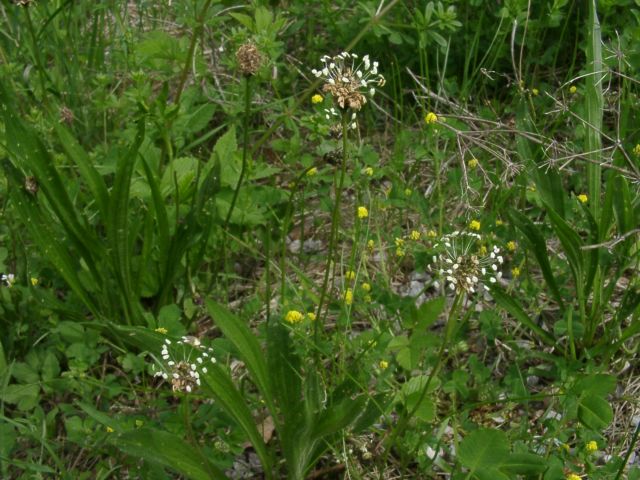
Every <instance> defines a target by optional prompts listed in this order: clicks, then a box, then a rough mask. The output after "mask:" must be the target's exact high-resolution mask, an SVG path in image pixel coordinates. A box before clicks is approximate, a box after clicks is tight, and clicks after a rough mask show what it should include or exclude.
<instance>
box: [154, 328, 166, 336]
mask: <svg viewBox="0 0 640 480" xmlns="http://www.w3.org/2000/svg"><path fill="white" fill-rule="evenodd" d="M155 331H156V332H158V333H161V334H162V335H166V334H167V333H169V330H167V329H166V328H164V327H158V328H156V329H155Z"/></svg>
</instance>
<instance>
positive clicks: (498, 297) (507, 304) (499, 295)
mask: <svg viewBox="0 0 640 480" xmlns="http://www.w3.org/2000/svg"><path fill="white" fill-rule="evenodd" d="M491 296H492V297H493V298H494V300H495V301H496V303H497V304H498V305H500V306H501V307H502V308H504V309H505V310H506V311H507V312H509V313H510V314H511V316H513V317H514V318H515V319H516V320H518V321H519V322H520V323H522V324H523V325H524V326H525V327H527V328H528V329H529V330H531V331H532V332H535V333H536V334H537V335H538V336H539V337H540V338H541V339H542V340H543V341H544V342H545V343H546V344H547V345H555V344H556V339H555V337H554V336H553V335H551V334H550V333H549V332H547V331H546V330H544V329H543V328H542V327H540V326H539V325H538V324H537V323H536V322H534V321H533V320H532V319H531V318H529V315H527V313H526V312H525V311H524V309H523V308H522V306H521V305H520V303H519V302H518V300H516V299H515V298H514V297H513V296H511V295H507V293H506V292H505V291H504V290H502V289H501V288H500V287H496V286H494V287H493V288H492V289H491Z"/></svg>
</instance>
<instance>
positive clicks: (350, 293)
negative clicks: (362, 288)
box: [344, 288, 353, 305]
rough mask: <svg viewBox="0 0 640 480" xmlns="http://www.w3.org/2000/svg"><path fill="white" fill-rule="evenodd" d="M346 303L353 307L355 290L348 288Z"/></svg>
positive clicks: (345, 296)
mask: <svg viewBox="0 0 640 480" xmlns="http://www.w3.org/2000/svg"><path fill="white" fill-rule="evenodd" d="M344 303H345V304H346V305H351V304H352V303H353V290H351V289H350V288H347V291H346V292H344Z"/></svg>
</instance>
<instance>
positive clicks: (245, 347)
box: [206, 300, 276, 412]
mask: <svg viewBox="0 0 640 480" xmlns="http://www.w3.org/2000/svg"><path fill="white" fill-rule="evenodd" d="M206 305H207V310H208V311H209V314H210V315H211V318H213V321H214V322H215V323H216V325H218V327H220V330H222V333H223V334H224V336H225V337H226V338H227V340H229V341H230V342H231V343H233V345H234V346H235V347H236V348H237V349H238V353H239V354H240V358H241V359H242V360H243V361H244V363H245V365H246V366H247V369H248V370H249V372H250V373H251V375H252V377H253V381H254V382H255V383H256V386H257V387H258V388H259V389H260V393H262V395H263V396H264V400H265V402H266V403H267V407H268V408H269V410H270V411H271V412H275V411H276V409H275V403H274V400H273V395H272V393H271V384H270V381H269V372H268V369H267V362H266V361H265V357H264V353H263V351H262V349H261V348H260V344H259V343H258V340H257V338H256V336H255V335H254V334H253V332H251V330H249V327H247V325H246V324H245V322H243V321H242V320H241V319H240V318H238V317H237V316H236V315H234V314H232V313H231V312H229V310H227V309H226V308H224V307H222V306H221V305H220V304H218V303H216V302H214V301H213V300H207V302H206Z"/></svg>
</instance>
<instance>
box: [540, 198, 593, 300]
mask: <svg viewBox="0 0 640 480" xmlns="http://www.w3.org/2000/svg"><path fill="white" fill-rule="evenodd" d="M547 215H548V216H549V220H550V221H551V225H552V226H553V230H554V231H555V232H556V235H557V236H558V238H559V239H560V243H561V244H562V247H563V249H564V252H565V254H566V256H567V260H568V261H569V266H570V267H571V270H572V272H573V276H574V280H575V282H576V289H578V288H582V286H583V278H582V272H583V271H584V264H585V256H584V254H583V252H582V250H581V248H580V247H581V246H582V240H581V239H580V236H579V235H578V234H577V233H576V232H575V231H574V230H573V228H571V226H570V225H569V224H568V223H567V222H565V221H564V220H563V219H562V218H561V217H560V215H558V214H557V213H556V212H555V211H554V210H553V209H552V208H550V207H549V206H547Z"/></svg>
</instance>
